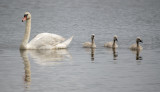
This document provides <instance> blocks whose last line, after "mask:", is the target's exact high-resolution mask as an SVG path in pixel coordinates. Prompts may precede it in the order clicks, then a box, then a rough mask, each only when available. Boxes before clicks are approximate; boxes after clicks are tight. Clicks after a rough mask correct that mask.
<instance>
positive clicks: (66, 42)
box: [53, 36, 73, 49]
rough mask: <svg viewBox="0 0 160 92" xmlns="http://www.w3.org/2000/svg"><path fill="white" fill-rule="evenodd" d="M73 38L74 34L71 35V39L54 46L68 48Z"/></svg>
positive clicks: (55, 47)
mask: <svg viewBox="0 0 160 92" xmlns="http://www.w3.org/2000/svg"><path fill="white" fill-rule="evenodd" d="M72 39H73V36H72V37H70V38H69V39H67V40H66V41H64V42H62V43H59V44H57V45H56V46H54V47H53V49H65V48H67V47H68V45H69V44H70V43H71V41H72Z"/></svg>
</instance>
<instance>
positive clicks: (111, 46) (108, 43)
mask: <svg viewBox="0 0 160 92" xmlns="http://www.w3.org/2000/svg"><path fill="white" fill-rule="evenodd" d="M116 41H117V42H118V37H117V36H116V35H115V36H114V37H113V41H112V42H107V43H105V44H104V47H108V48H118V45H117V44H116Z"/></svg>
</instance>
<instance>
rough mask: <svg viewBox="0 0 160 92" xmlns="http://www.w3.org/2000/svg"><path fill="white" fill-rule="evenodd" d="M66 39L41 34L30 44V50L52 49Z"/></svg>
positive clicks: (54, 35)
mask: <svg viewBox="0 0 160 92" xmlns="http://www.w3.org/2000/svg"><path fill="white" fill-rule="evenodd" d="M64 40H65V39H64V38H63V37H61V36H59V35H56V34H51V33H40V34H38V35H37V36H36V37H35V38H33V39H32V40H31V41H30V42H29V43H28V44H27V46H28V48H29V49H41V48H45V49H47V48H48V49H51V48H52V47H53V46H55V45H57V44H59V43H61V42H63V41H64Z"/></svg>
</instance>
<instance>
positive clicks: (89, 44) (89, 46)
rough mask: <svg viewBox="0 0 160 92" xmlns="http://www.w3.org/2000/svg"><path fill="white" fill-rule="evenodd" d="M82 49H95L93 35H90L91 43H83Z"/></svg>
mask: <svg viewBox="0 0 160 92" xmlns="http://www.w3.org/2000/svg"><path fill="white" fill-rule="evenodd" d="M83 47H84V48H96V44H95V42H94V34H92V35H91V42H85V43H83Z"/></svg>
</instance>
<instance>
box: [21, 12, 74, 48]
mask: <svg viewBox="0 0 160 92" xmlns="http://www.w3.org/2000/svg"><path fill="white" fill-rule="evenodd" d="M25 20H26V28H25V34H24V38H23V41H22V43H21V45H20V49H61V48H67V46H68V45H69V44H70V42H71V41H72V38H73V36H72V37H70V38H69V39H68V40H66V41H65V38H63V37H62V36H59V35H56V34H51V33H40V34H38V35H37V36H36V37H35V38H33V39H32V40H31V41H30V42H29V43H28V41H29V38H30V31H31V14H30V13H29V12H25V14H24V18H23V19H22V22H23V21H25Z"/></svg>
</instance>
